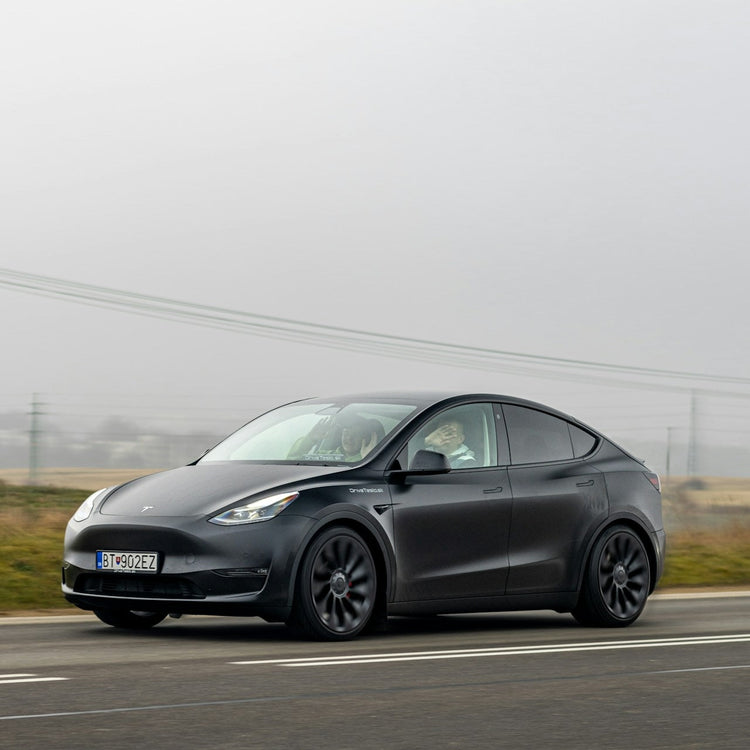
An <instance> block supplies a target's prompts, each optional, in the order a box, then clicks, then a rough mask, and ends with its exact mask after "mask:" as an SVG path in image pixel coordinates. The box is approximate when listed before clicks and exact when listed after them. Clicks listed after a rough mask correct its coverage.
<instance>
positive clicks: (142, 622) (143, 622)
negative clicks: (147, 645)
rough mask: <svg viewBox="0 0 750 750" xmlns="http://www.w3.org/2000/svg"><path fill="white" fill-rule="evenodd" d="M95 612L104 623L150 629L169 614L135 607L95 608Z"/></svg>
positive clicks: (135, 628) (127, 628) (134, 628)
mask: <svg viewBox="0 0 750 750" xmlns="http://www.w3.org/2000/svg"><path fill="white" fill-rule="evenodd" d="M94 614H95V615H96V616H97V617H98V618H99V619H100V620H101V621H102V622H103V623H105V624H107V625H112V626H113V627H115V628H125V629H126V630H148V629H149V628H153V627H154V625H158V624H159V623H160V622H161V621H162V620H163V619H164V618H165V617H166V616H167V615H166V613H164V614H162V613H161V612H141V611H140V610H134V609H95V610H94Z"/></svg>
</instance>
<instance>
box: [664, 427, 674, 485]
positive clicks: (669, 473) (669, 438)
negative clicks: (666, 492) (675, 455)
mask: <svg viewBox="0 0 750 750" xmlns="http://www.w3.org/2000/svg"><path fill="white" fill-rule="evenodd" d="M673 431H674V427H667V467H666V468H667V482H669V478H670V477H671V476H672V471H671V469H672V460H671V459H672V432H673Z"/></svg>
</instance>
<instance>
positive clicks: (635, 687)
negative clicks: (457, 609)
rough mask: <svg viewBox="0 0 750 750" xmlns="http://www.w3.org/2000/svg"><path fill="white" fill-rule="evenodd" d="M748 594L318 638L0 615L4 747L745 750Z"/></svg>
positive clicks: (259, 627) (255, 623)
mask: <svg viewBox="0 0 750 750" xmlns="http://www.w3.org/2000/svg"><path fill="white" fill-rule="evenodd" d="M748 696H750V595H748V594H743V595H737V596H730V595H724V596H712V597H700V598H673V597H656V598H653V599H652V600H651V602H650V603H649V606H648V608H647V610H646V612H645V614H644V615H643V616H642V617H641V619H640V620H639V621H638V622H637V623H636V624H635V625H634V626H632V627H630V628H627V629H624V630H594V629H587V628H581V627H579V626H577V625H576V624H575V622H574V621H573V619H572V618H571V617H569V616H567V615H557V614H553V613H513V614H498V615H481V616H476V615H472V616H446V617H436V618H429V619H394V620H392V621H391V626H390V629H389V631H388V632H387V633H385V634H380V635H373V636H368V637H365V638H361V639H359V640H356V641H353V642H349V643H344V644H329V643H310V642H305V641H300V640H295V638H294V637H293V636H292V635H291V634H290V633H289V632H287V630H286V629H285V628H284V627H283V626H279V625H269V624H266V623H263V622H262V621H260V620H255V619H250V620H240V619H234V618H232V619H221V618H200V617H186V618H182V619H181V620H169V621H166V622H165V623H163V624H162V625H159V626H157V627H156V628H155V629H154V630H152V631H148V632H146V633H128V632H123V631H118V630H116V629H114V628H110V627H107V626H105V625H102V624H100V623H99V622H98V621H97V620H95V619H93V618H92V617H90V616H88V615H80V616H68V617H62V616H61V617H56V618H29V619H25V618H24V619H21V618H8V619H5V620H2V621H0V747H2V748H14V749H16V748H24V749H33V748H45V749H54V748H71V749H73V748H82V749H85V750H89V749H91V748H107V749H108V750H119V749H120V748H123V749H127V750H136V748H160V749H164V750H169V749H171V748H180V749H181V750H182V749H184V748H217V749H218V748H221V749H222V750H223V749H224V748H255V747H258V748H261V747H262V748H276V747H285V748H317V747H321V748H326V749H330V750H337V749H338V748H354V749H356V750H363V749H364V748H384V747H387V748H427V747H430V748H432V747H434V748H451V747H459V748H464V747H466V748H490V747H492V748H496V747H508V748H525V747H533V748H552V747H555V748H567V747H571V748H572V747H575V748H594V747H596V748H599V747H601V748H608V749H616V748H628V749H629V750H630V749H631V748H681V749H685V748H742V749H743V750H745V748H747V747H749V746H750V706H748Z"/></svg>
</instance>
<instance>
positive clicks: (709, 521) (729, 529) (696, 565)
mask: <svg viewBox="0 0 750 750" xmlns="http://www.w3.org/2000/svg"><path fill="white" fill-rule="evenodd" d="M139 473H148V472H122V471H120V472H119V473H118V474H117V476H115V475H114V472H106V471H100V470H89V471H84V472H83V474H82V475H81V476H82V477H84V478H83V479H80V478H77V477H76V476H75V475H73V473H72V470H69V473H68V474H63V478H65V479H66V480H69V481H73V482H77V483H81V484H84V485H85V489H62V488H59V487H52V486H44V487H26V486H20V485H14V484H8V483H6V482H5V481H3V480H2V479H0V581H2V601H1V602H0V614H9V613H10V614H12V613H15V612H19V611H47V610H55V611H65V610H69V611H76V610H75V608H74V607H72V606H71V605H69V604H68V603H67V602H65V601H64V599H63V598H62V595H61V594H60V564H61V556H62V543H63V535H64V531H65V525H66V523H67V521H68V519H69V518H70V516H71V515H72V514H73V513H74V512H75V509H76V508H77V507H78V506H79V505H80V503H81V502H82V501H83V500H84V499H85V498H86V496H87V495H88V494H89V492H90V491H91V490H92V489H97V488H99V487H104V486H107V485H111V484H114V483H116V482H118V481H125V480H126V479H130V478H133V477H134V476H138V474H139ZM0 476H1V475H0ZM6 476H7V474H6ZM664 516H665V527H666V529H667V534H668V538H667V560H666V566H665V574H664V577H663V578H662V581H661V584H660V588H662V589H664V588H678V587H719V586H720V587H748V586H750V480H748V479H713V478H700V479H698V478H692V479H689V480H675V481H673V482H670V483H668V484H666V485H665V487H664Z"/></svg>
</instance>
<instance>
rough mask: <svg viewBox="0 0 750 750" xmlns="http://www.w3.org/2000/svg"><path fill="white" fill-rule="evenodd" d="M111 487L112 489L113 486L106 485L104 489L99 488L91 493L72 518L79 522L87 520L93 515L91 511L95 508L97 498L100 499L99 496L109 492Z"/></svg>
mask: <svg viewBox="0 0 750 750" xmlns="http://www.w3.org/2000/svg"><path fill="white" fill-rule="evenodd" d="M111 489H112V488H111V487H105V488H104V489H103V490H97V491H96V492H94V493H93V494H91V495H89V496H88V497H87V498H86V499H85V500H84V501H83V502H82V503H81V505H80V506H79V508H78V510H77V511H76V512H75V513H74V514H73V518H72V519H71V520H73V521H78V522H79V523H80V522H81V521H85V520H86V519H87V518H88V517H89V516H90V515H91V512H92V511H93V510H94V507H95V506H96V503H97V500H99V498H100V497H101V496H102V495H103V494H104V493H105V492H109V491H110V490H111Z"/></svg>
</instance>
